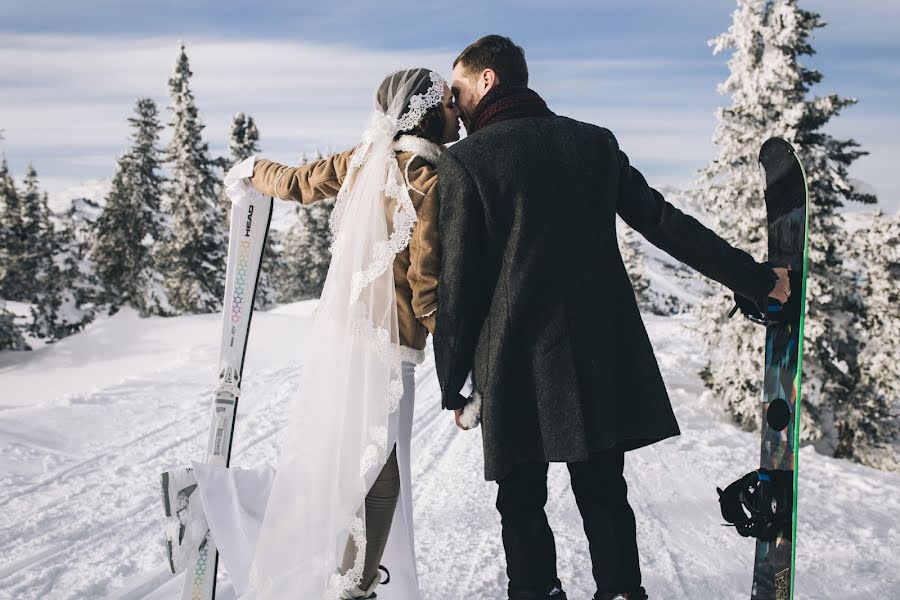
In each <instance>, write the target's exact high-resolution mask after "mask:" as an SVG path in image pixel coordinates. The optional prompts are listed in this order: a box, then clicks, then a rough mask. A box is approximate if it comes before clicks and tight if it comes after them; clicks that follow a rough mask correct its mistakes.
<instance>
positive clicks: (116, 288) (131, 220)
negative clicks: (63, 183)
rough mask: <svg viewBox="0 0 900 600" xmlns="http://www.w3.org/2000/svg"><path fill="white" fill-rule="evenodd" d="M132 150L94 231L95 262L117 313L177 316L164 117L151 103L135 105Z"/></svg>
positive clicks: (123, 161) (124, 159) (146, 100)
mask: <svg viewBox="0 0 900 600" xmlns="http://www.w3.org/2000/svg"><path fill="white" fill-rule="evenodd" d="M128 122H129V123H131V127H132V134H131V148H130V150H129V151H128V152H127V153H126V154H124V155H123V156H122V157H121V158H119V161H118V165H117V166H116V173H115V175H114V176H113V180H112V188H111V189H110V191H109V194H108V195H107V197H106V203H105V206H104V208H103V212H102V214H101V215H100V217H99V219H98V220H97V223H96V226H95V227H94V237H95V242H94V245H93V248H92V249H91V258H92V260H93V262H94V264H95V268H96V273H97V277H98V279H99V280H100V282H101V284H102V286H103V288H104V290H105V293H104V294H103V299H104V300H105V301H106V302H108V303H109V304H110V308H111V309H112V311H115V310H117V309H118V308H119V307H120V306H132V307H134V308H135V309H137V310H138V311H139V312H140V313H141V314H142V315H151V314H153V315H166V314H170V313H171V312H172V309H171V307H170V306H169V300H168V295H167V293H166V289H165V277H164V275H163V273H162V269H161V263H162V261H161V260H160V251H161V245H162V242H163V240H164V239H165V237H166V236H165V233H166V231H167V229H168V222H167V221H166V219H165V218H164V216H163V214H162V209H161V205H162V197H163V185H164V182H165V180H164V179H163V177H162V175H161V167H162V165H161V150H160V149H159V148H158V143H159V132H160V130H161V129H162V126H161V125H160V124H159V112H158V110H157V108H156V104H155V103H154V102H153V100H151V99H149V98H141V99H139V100H137V102H136V104H135V110H134V116H133V117H131V118H129V119H128Z"/></svg>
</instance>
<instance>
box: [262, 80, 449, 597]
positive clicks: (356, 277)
mask: <svg viewBox="0 0 900 600" xmlns="http://www.w3.org/2000/svg"><path fill="white" fill-rule="evenodd" d="M429 77H430V79H431V83H432V84H431V86H430V88H429V89H428V90H427V91H426V92H424V93H422V94H416V95H413V96H411V97H410V98H409V99H408V101H406V103H405V108H407V110H406V112H404V113H403V114H401V115H400V117H399V118H394V117H393V116H391V115H389V114H386V113H385V112H384V111H381V110H376V112H375V114H374V115H373V117H372V120H371V123H370V125H369V128H368V129H367V130H366V132H365V133H364V134H363V138H362V142H361V144H360V145H359V146H358V147H357V148H356V150H355V151H354V152H353V155H352V157H351V159H350V165H349V168H348V173H347V176H346V177H345V179H344V184H343V185H342V186H341V189H340V191H339V192H338V195H337V200H336V202H335V205H334V209H333V210H332V214H331V217H330V222H329V225H330V228H331V232H332V235H333V241H332V245H331V251H332V264H334V262H335V261H338V260H340V259H341V256H340V253H341V252H342V245H341V244H338V243H337V242H338V239H339V236H340V235H341V228H342V224H343V222H344V213H345V211H346V207H347V203H348V199H349V197H350V195H351V189H352V188H353V186H354V184H355V181H356V178H357V174H358V172H359V170H360V169H361V168H362V167H363V165H364V164H365V163H366V162H367V160H375V159H374V158H373V157H372V155H373V154H376V155H377V156H379V157H384V158H385V164H384V165H383V168H384V171H383V173H384V180H383V181H384V184H383V187H382V189H381V190H379V191H381V192H382V197H383V198H384V200H385V201H387V202H391V201H393V203H394V204H395V205H396V208H395V210H394V213H393V225H392V229H391V231H390V234H389V236H388V237H387V239H386V240H383V241H377V242H375V243H374V244H373V245H372V248H371V255H370V256H369V257H367V258H362V256H364V255H357V254H353V255H348V256H347V257H345V258H348V259H350V260H351V262H353V264H354V267H353V269H354V272H353V273H352V275H351V276H350V296H349V298H345V299H343V300H341V301H342V302H343V301H349V306H348V307H347V308H349V313H344V309H343V308H340V309H338V308H334V311H335V312H339V313H341V315H336V314H333V313H332V310H330V309H329V308H330V307H329V306H327V303H322V302H320V304H319V306H318V308H317V310H321V311H323V312H324V314H325V315H327V316H328V318H336V319H342V320H345V321H349V323H348V325H349V326H350V328H351V331H352V332H353V333H354V334H356V335H359V336H361V337H362V338H363V339H365V340H366V341H367V342H368V343H369V344H371V348H372V349H373V350H374V353H373V357H374V358H375V361H376V362H378V363H381V364H382V365H383V366H384V368H385V369H386V370H387V371H386V372H387V377H386V379H384V380H382V381H387V389H386V390H384V392H382V391H381V390H383V388H381V390H379V391H375V392H374V393H373V395H372V396H370V398H369V402H374V404H372V407H374V409H375V410H381V408H383V410H384V413H380V414H383V415H385V416H388V417H389V416H390V415H391V414H393V413H394V412H395V411H396V410H397V409H398V407H399V403H400V399H401V398H402V396H403V378H402V363H403V362H413V363H420V362H422V361H423V360H424V357H425V354H424V352H423V351H421V350H414V349H412V348H408V347H405V346H402V345H401V344H400V343H399V340H396V339H394V338H396V337H397V333H398V332H396V331H389V330H388V327H390V328H391V329H393V328H395V327H396V324H395V323H393V318H391V320H390V321H388V323H389V324H388V325H387V326H384V325H383V322H382V321H379V320H377V319H376V318H374V317H372V316H369V313H371V312H372V310H373V307H371V306H368V305H367V304H366V303H365V301H363V300H360V298H361V295H362V293H363V291H364V290H365V289H366V288H367V287H368V286H370V285H371V284H372V283H373V282H375V281H376V280H378V279H379V278H380V277H382V276H383V275H384V274H385V273H389V274H390V275H391V277H392V271H388V269H392V268H393V263H394V260H395V258H396V256H397V254H399V253H400V252H402V251H403V250H404V249H406V248H407V247H408V246H409V242H410V239H411V237H412V231H413V227H414V226H415V224H416V211H415V207H414V206H413V203H412V200H411V199H410V188H411V186H410V185H409V182H408V180H407V177H406V176H405V174H404V173H403V172H402V171H401V169H400V166H399V165H398V162H397V157H396V152H398V151H412V152H413V153H414V154H418V155H420V156H422V157H424V158H426V159H428V160H430V161H432V162H435V161H436V160H437V157H438V156H439V154H440V148H439V147H438V146H437V145H435V144H432V143H431V142H428V141H427V140H424V139H422V138H417V137H414V136H408V135H407V136H400V138H399V139H397V140H396V141H393V140H394V137H395V136H396V135H397V133H398V132H400V131H406V130H409V129H411V128H412V127H414V126H415V125H416V123H418V122H419V120H420V119H421V118H422V116H423V115H424V114H425V113H426V112H427V111H428V110H429V109H431V108H432V107H434V106H437V105H438V104H440V102H441V100H442V98H443V92H444V86H445V85H446V84H445V82H444V80H443V78H441V77H440V75H438V74H436V73H434V72H431V73H429ZM376 144H377V149H378V152H377V153H373V152H371V150H372V148H373V145H376ZM384 145H387V148H388V149H389V151H388V152H386V153H384V152H382V150H383V149H384V148H385V146H384ZM413 158H415V157H413ZM377 160H379V161H380V160H381V159H380V158H379V159H377ZM411 161H412V159H410V162H411ZM376 166H377V163H373V164H372V167H376ZM376 185H380V184H376ZM346 233H347V234H349V235H352V233H353V232H346ZM369 251H370V250H369V249H367V248H366V249H363V252H369ZM360 264H361V265H363V266H362V268H359V265H360ZM380 385H381V384H379V386H380ZM381 393H384V398H383V399H382V398H379V395H380V394H381ZM380 402H383V404H379V403H380ZM386 422H387V421H386V420H374V421H373V424H371V425H370V426H369V427H370V429H369V430H368V431H367V437H368V439H367V440H366V441H365V442H364V443H363V445H362V452H361V456H360V462H359V482H360V486H361V487H365V484H366V478H367V475H368V473H369V471H370V470H371V469H372V468H374V467H376V466H378V465H382V464H384V462H385V461H386V460H387V443H388V430H387V427H386V426H383V425H382V423H386ZM362 510H363V509H362V508H360V512H359V513H357V514H356V515H355V516H353V517H351V518H350V519H349V521H348V522H347V523H346V530H347V531H348V532H349V539H351V540H352V541H353V543H354V545H355V547H356V556H355V557H354V561H353V566H352V567H350V568H349V569H348V570H347V572H346V573H343V574H341V573H340V571H339V570H337V569H336V570H335V571H334V572H332V573H331V574H330V575H329V576H328V581H327V588H326V590H325V596H324V597H325V600H340V597H341V595H342V594H343V592H345V591H346V590H349V589H352V588H353V587H354V586H357V585H360V583H361V580H362V571H363V566H364V561H365V551H366V528H365V521H364V519H363V518H362V516H361V515H362V514H363V513H362ZM250 577H251V582H252V583H253V584H254V585H256V586H257V587H258V588H259V589H260V590H262V591H263V592H265V591H266V590H267V589H271V587H272V584H273V582H272V579H271V577H267V578H266V581H264V582H261V583H262V584H261V585H260V583H259V582H258V581H257V580H258V579H259V574H258V572H257V571H256V565H255V564H254V568H253V569H252V570H251V574H250Z"/></svg>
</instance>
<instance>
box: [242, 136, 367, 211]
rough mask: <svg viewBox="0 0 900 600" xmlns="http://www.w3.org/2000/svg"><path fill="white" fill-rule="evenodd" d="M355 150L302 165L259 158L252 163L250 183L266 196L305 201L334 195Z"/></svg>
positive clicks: (309, 202)
mask: <svg viewBox="0 0 900 600" xmlns="http://www.w3.org/2000/svg"><path fill="white" fill-rule="evenodd" d="M352 154H353V150H352V149H351V150H347V151H346V152H341V153H340V154H334V155H332V156H329V157H328V158H325V159H322V160H317V161H314V162H311V163H308V164H305V165H303V166H302V167H288V166H285V165H281V164H278V163H276V162H272V161H270V160H265V159H258V160H256V161H255V162H254V164H253V177H252V178H251V179H250V183H251V184H252V185H253V187H254V188H256V189H257V191H259V192H261V193H263V194H265V195H266V196H274V197H276V198H278V199H280V200H294V201H295V202H300V203H302V204H311V203H313V202H318V201H319V200H325V199H326V198H334V197H335V196H337V193H338V190H340V189H341V184H342V183H344V177H346V176H347V168H348V167H349V165H350V156H351V155H352Z"/></svg>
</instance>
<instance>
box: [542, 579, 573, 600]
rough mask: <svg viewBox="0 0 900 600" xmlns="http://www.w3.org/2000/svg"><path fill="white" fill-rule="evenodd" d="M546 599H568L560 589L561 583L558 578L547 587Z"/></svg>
mask: <svg viewBox="0 0 900 600" xmlns="http://www.w3.org/2000/svg"><path fill="white" fill-rule="evenodd" d="M547 600H568V596H566V593H565V592H564V591H563V589H562V583H560V581H559V580H558V579H557V580H556V583H554V584H553V585H551V586H549V587H548V588H547Z"/></svg>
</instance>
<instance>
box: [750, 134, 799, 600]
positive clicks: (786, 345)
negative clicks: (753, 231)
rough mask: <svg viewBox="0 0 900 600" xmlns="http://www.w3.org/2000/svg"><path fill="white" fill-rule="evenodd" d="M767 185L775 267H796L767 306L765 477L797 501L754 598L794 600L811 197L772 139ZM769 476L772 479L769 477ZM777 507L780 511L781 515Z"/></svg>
mask: <svg viewBox="0 0 900 600" xmlns="http://www.w3.org/2000/svg"><path fill="white" fill-rule="evenodd" d="M759 164H760V169H761V172H762V177H763V179H764V184H765V202H766V221H767V224H768V262H769V263H770V264H771V265H773V266H776V267H783V266H790V272H789V276H790V283H791V296H790V298H789V300H788V301H787V302H786V303H785V304H784V305H781V304H779V303H778V302H776V301H774V300H772V299H769V305H768V306H767V309H766V318H765V324H766V346H765V352H766V357H765V372H764V375H763V394H762V402H761V406H760V413H761V417H762V444H761V450H760V463H759V464H760V467H761V469H760V473H761V475H760V479H763V478H764V477H767V476H769V477H775V476H776V475H777V476H779V477H781V478H782V480H783V481H782V483H783V485H784V486H785V487H786V488H787V489H786V492H787V493H789V494H790V495H789V496H787V498H788V501H789V502H790V504H791V507H790V521H789V523H787V524H785V525H784V526H783V527H781V528H780V531H778V532H777V533H776V534H775V535H774V536H769V537H774V539H770V540H763V539H757V540H756V555H755V559H754V567H753V587H752V592H751V598H752V599H753V600H790V599H792V598H793V593H794V564H795V559H796V534H797V475H798V467H799V465H798V463H797V458H798V456H797V452H798V450H799V441H800V375H801V367H802V362H803V321H804V314H805V308H806V257H807V250H808V224H809V195H808V190H807V186H806V177H805V175H804V172H803V166H802V164H801V163H800V160H799V158H798V157H797V154H796V152H795V151H794V148H793V147H792V146H791V145H790V144H789V143H788V142H786V141H785V140H783V139H781V138H771V139H769V140H767V141H766V142H765V143H764V144H763V145H762V148H761V149H760V152H759ZM766 472H769V473H770V474H769V475H766V474H765V473H766ZM774 510H775V509H774V507H773V511H774Z"/></svg>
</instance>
